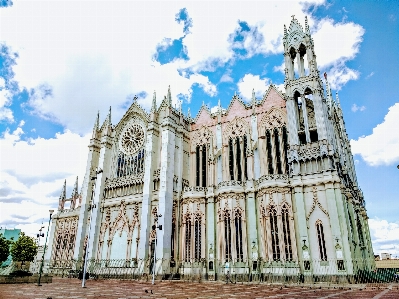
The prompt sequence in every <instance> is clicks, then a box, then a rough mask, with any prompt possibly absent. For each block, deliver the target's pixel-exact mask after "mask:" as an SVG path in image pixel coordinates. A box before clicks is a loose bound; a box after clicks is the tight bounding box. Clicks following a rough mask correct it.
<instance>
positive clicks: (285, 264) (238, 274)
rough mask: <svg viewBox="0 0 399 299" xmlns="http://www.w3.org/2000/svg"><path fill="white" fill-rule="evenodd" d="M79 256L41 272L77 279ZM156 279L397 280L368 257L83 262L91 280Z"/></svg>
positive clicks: (397, 271) (339, 282) (53, 262)
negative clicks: (345, 258) (296, 259)
mask: <svg viewBox="0 0 399 299" xmlns="http://www.w3.org/2000/svg"><path fill="white" fill-rule="evenodd" d="M83 264H84V261H83V260H46V261H44V267H43V271H44V273H48V274H52V275H55V276H61V277H69V278H78V277H79V274H80V275H82V274H83V273H82V271H83V270H82V269H83ZM154 269H155V275H154V277H155V279H156V280H158V281H159V280H180V281H185V282H201V281H207V280H210V281H222V282H232V283H269V284H277V283H278V284H284V285H287V284H316V283H317V284H327V285H347V284H369V285H381V284H387V283H394V282H398V279H399V269H395V268H390V269H377V268H376V267H375V263H374V261H373V260H360V259H359V260H353V261H352V262H351V263H348V262H346V261H344V260H323V261H322V260H307V261H262V260H246V261H243V260H241V261H228V262H226V261H219V260H205V259H201V260H193V261H176V260H165V259H158V260H156V263H155V267H154V260H152V259H146V260H137V259H132V260H88V263H87V272H88V273H89V277H90V278H91V279H109V278H114V279H133V280H144V281H145V280H151V279H152V276H153V272H154Z"/></svg>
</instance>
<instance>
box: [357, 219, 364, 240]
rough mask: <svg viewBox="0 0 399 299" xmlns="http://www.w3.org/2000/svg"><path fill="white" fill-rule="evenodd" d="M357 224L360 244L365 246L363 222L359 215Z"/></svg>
mask: <svg viewBox="0 0 399 299" xmlns="http://www.w3.org/2000/svg"><path fill="white" fill-rule="evenodd" d="M356 226H357V234H358V235H359V243H360V246H364V237H363V229H362V223H361V221H360V216H359V215H357V219H356Z"/></svg>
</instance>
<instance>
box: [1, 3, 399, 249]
mask: <svg viewBox="0 0 399 299" xmlns="http://www.w3.org/2000/svg"><path fill="white" fill-rule="evenodd" d="M0 6H1V7H0V22H1V23H0V43H1V44H0V146H1V158H0V163H1V164H0V226H3V227H4V226H7V227H18V228H22V229H23V230H25V231H27V232H28V233H30V234H32V235H33V234H34V233H35V230H37V229H39V228H40V224H41V222H42V221H43V220H44V222H46V219H47V217H48V215H47V214H48V213H47V211H48V209H49V208H56V207H57V204H58V196H59V194H60V192H61V187H62V183H63V180H64V179H67V186H68V189H67V193H68V194H70V193H71V192H72V186H73V183H74V179H75V177H76V176H77V175H78V176H79V178H80V182H82V180H83V174H84V169H85V166H86V157H87V144H88V140H89V138H90V131H91V129H92V126H93V123H94V120H95V117H96V114H97V111H100V118H101V120H104V118H105V115H106V113H107V111H108V109H109V106H112V121H113V123H114V124H116V123H117V122H118V121H119V119H120V118H121V116H122V115H123V113H124V112H125V110H126V109H127V107H129V105H130V104H131V102H132V99H133V97H134V95H137V96H138V101H139V103H140V104H141V105H142V106H143V107H144V108H145V109H147V110H149V108H150V106H151V100H152V95H153V92H154V90H155V91H156V94H157V101H158V103H160V101H161V100H162V98H163V96H164V95H166V92H167V88H168V86H169V85H170V86H171V91H172V96H173V103H174V104H176V105H178V101H182V109H183V111H184V113H187V111H188V108H189V107H190V110H191V115H192V116H195V115H196V113H197V112H198V110H199V109H200V107H201V105H202V103H205V105H208V106H209V107H210V108H212V107H214V106H216V105H217V103H218V100H219V99H220V101H221V103H222V106H224V107H227V106H228V104H229V102H230V99H231V97H232V96H233V95H234V93H238V94H240V95H241V97H242V98H243V99H244V100H247V99H249V98H250V97H251V92H252V89H253V88H254V89H255V92H256V96H257V97H258V98H261V97H262V95H263V93H264V92H265V90H266V89H267V87H268V86H269V84H270V83H271V82H272V83H273V84H275V85H276V86H278V87H279V88H282V83H283V80H284V76H283V73H282V69H283V68H282V64H283V55H282V52H283V48H282V34H283V25H284V24H286V25H287V26H288V25H289V23H290V21H291V15H295V16H296V18H297V19H298V20H299V22H300V23H301V24H302V25H304V19H305V15H307V16H308V19H309V24H310V27H311V32H312V36H313V38H314V41H315V51H316V55H317V62H318V66H319V69H320V70H321V72H322V73H323V72H324V71H325V72H327V74H328V78H329V82H330V84H331V87H332V89H333V94H335V92H336V91H338V92H339V98H340V102H341V106H342V109H343V111H344V117H345V123H346V129H347V133H348V135H349V138H350V139H351V145H352V151H353V153H354V154H355V156H354V157H355V162H356V169H357V176H358V181H359V185H360V187H361V188H362V190H363V193H364V196H365V200H366V204H367V211H368V215H369V217H370V220H369V224H370V228H371V235H372V239H373V242H374V250H375V252H376V253H380V252H391V253H392V254H394V255H397V256H399V240H398V237H397V236H399V216H398V215H399V204H398V203H397V199H398V194H399V187H398V186H399V170H398V169H397V168H396V165H398V164H399V130H398V124H399V99H398V95H397V92H396V90H395V87H396V86H398V84H399V75H398V74H399V71H398V66H399V55H397V53H396V49H398V48H399V39H398V38H397V37H398V36H399V26H398V22H399V20H398V15H399V4H398V2H397V1H322V0H315V1H312V2H308V3H305V2H304V3H302V2H301V3H299V2H295V1H279V2H272V1H259V2H250V1H249V2H245V4H244V2H242V3H241V2H232V3H231V4H229V6H228V7H226V4H225V3H224V2H219V1H213V2H179V1H173V2H168V1H163V2H137V1H134V2H127V1H121V2H118V1H115V2H112V4H110V3H109V2H97V1H79V2H78V1H58V0H57V1H15V0H14V1H1V2H0Z"/></svg>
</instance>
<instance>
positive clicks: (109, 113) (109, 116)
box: [108, 106, 111, 124]
mask: <svg viewBox="0 0 399 299" xmlns="http://www.w3.org/2000/svg"><path fill="white" fill-rule="evenodd" d="M108 122H109V124H111V106H109V112H108Z"/></svg>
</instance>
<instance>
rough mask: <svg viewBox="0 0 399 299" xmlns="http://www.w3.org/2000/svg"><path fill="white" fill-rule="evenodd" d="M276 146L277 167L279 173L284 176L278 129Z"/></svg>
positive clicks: (276, 130) (275, 135)
mask: <svg viewBox="0 0 399 299" xmlns="http://www.w3.org/2000/svg"><path fill="white" fill-rule="evenodd" d="M274 144H275V145H274V146H275V148H276V162H277V163H276V164H277V165H276V166H277V173H278V174H282V173H283V170H282V165H281V152H280V140H279V132H278V129H277V128H274Z"/></svg>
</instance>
